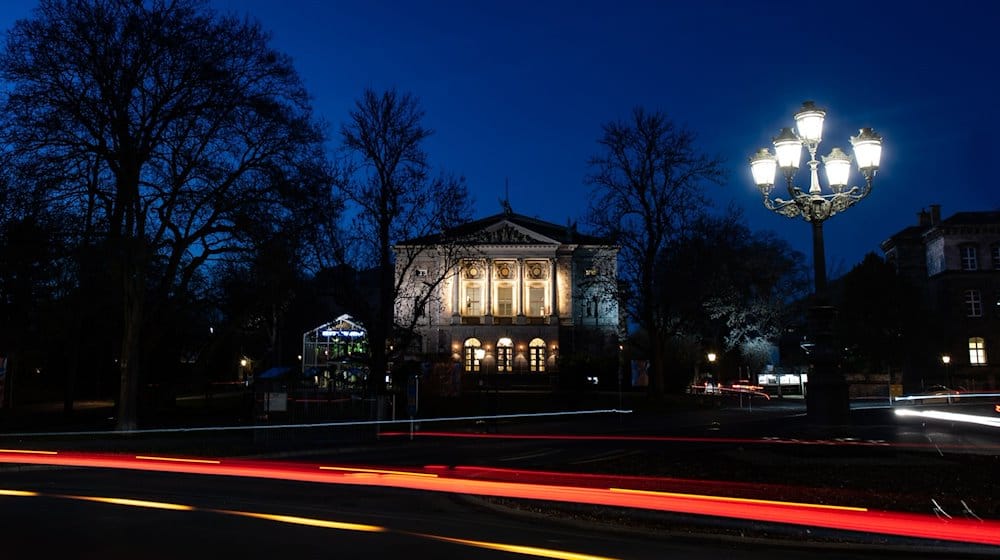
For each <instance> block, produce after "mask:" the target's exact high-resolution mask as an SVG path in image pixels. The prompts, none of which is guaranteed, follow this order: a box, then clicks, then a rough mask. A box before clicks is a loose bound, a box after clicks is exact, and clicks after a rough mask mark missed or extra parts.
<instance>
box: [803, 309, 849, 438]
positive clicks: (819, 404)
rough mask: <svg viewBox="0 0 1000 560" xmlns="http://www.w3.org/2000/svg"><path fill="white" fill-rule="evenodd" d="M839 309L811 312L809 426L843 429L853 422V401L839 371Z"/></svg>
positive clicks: (807, 409) (807, 405) (807, 413)
mask: <svg viewBox="0 0 1000 560" xmlns="http://www.w3.org/2000/svg"><path fill="white" fill-rule="evenodd" d="M836 317H837V308H835V307H833V306H832V305H815V306H813V307H812V308H810V310H809V332H810V334H811V338H812V342H813V344H812V347H811V349H810V352H809V363H810V365H811V366H812V367H811V369H810V371H809V382H808V383H807V384H806V415H807V417H808V418H809V420H810V422H812V423H815V424H824V425H843V424H847V423H849V421H850V412H851V400H850V395H849V392H848V387H847V379H845V378H844V373H843V372H842V371H841V370H840V352H839V344H838V343H837V340H836V336H835V334H834V324H835V322H836Z"/></svg>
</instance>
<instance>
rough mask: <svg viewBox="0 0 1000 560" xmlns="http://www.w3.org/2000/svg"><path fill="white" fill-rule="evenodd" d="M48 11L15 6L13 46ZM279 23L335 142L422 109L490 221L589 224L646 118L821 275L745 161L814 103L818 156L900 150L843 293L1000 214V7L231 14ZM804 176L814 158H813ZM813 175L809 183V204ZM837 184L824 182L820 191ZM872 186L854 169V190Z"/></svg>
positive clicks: (836, 232)
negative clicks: (680, 133) (598, 172)
mask: <svg viewBox="0 0 1000 560" xmlns="http://www.w3.org/2000/svg"><path fill="white" fill-rule="evenodd" d="M34 5H35V2H34V1H28V0H5V1H4V2H3V5H2V7H0V28H3V29H7V28H8V27H9V26H10V24H11V23H12V22H13V21H14V20H16V19H18V18H22V17H26V16H28V15H29V14H30V11H31V9H32V8H33V7H34ZM211 5H212V6H213V7H215V8H216V9H218V10H220V11H224V12H229V11H235V12H238V13H241V14H246V15H249V16H251V17H254V18H256V19H258V20H260V21H261V23H262V24H263V27H264V28H265V29H267V30H270V31H271V32H272V33H273V42H272V45H273V46H274V47H275V48H277V49H278V50H280V51H283V52H285V53H287V54H289V55H291V57H292V58H293V61H294V63H295V66H296V68H297V69H298V71H299V73H300V74H301V76H302V77H303V79H304V81H305V83H306V86H307V87H308V88H309V90H310V91H311V93H312V95H313V97H314V107H315V109H316V112H317V113H318V115H319V116H320V117H321V118H322V119H323V120H325V121H327V122H328V123H329V125H330V127H331V132H332V133H334V134H333V136H332V137H333V142H331V150H332V149H333V148H334V147H335V144H334V142H336V141H337V140H338V139H337V137H336V135H335V133H336V131H337V130H338V129H339V126H340V124H341V123H342V122H343V121H344V120H345V119H346V118H347V114H348V111H349V110H350V109H351V108H352V106H353V102H354V100H355V99H356V98H357V97H358V96H359V95H360V94H361V92H362V91H363V89H364V88H366V87H372V88H375V89H384V88H390V87H395V88H397V89H399V90H402V91H410V92H412V93H414V94H415V95H416V96H417V97H419V98H420V100H421V102H422V106H423V107H424V109H425V110H426V117H425V121H424V123H425V125H426V126H428V127H430V128H431V129H433V130H434V131H435V134H434V136H433V137H431V139H430V141H429V142H428V144H427V150H428V152H429V155H430V157H431V161H432V163H433V165H434V166H435V167H438V168H441V169H445V170H447V171H450V172H454V173H456V174H460V175H463V176H465V177H466V179H467V180H468V184H469V187H470V189H471V191H472V193H473V195H474V196H475V199H476V201H477V214H476V215H475V216H471V218H479V217H483V216H486V215H490V214H494V213H497V212H499V211H500V210H501V207H500V203H499V200H500V199H501V198H503V197H504V191H505V187H504V185H505V182H509V185H510V186H509V198H510V202H511V205H512V206H513V209H514V211H515V212H518V213H522V214H526V215H529V216H536V217H538V218H541V219H544V220H548V221H552V222H556V223H565V222H567V221H568V220H574V221H579V222H580V225H581V226H583V214H584V211H585V208H586V202H587V194H588V193H589V187H588V186H586V185H585V183H584V178H585V176H586V173H587V166H586V161H587V159H588V158H589V157H590V156H591V155H593V154H594V153H596V151H597V143H596V141H597V139H598V138H599V136H600V134H601V125H602V124H603V123H605V122H607V121H609V120H614V119H619V118H623V117H627V116H628V115H629V113H630V112H631V110H632V108H633V107H634V106H636V105H641V106H644V107H645V108H647V109H649V110H660V111H663V112H664V113H666V114H667V115H668V116H669V117H670V118H671V119H673V120H674V121H675V122H677V123H678V124H681V125H684V126H686V127H688V128H691V129H692V130H695V131H697V133H698V146H699V147H700V149H701V150H702V151H703V152H705V153H707V154H710V155H718V156H720V157H722V158H724V159H725V160H726V162H727V163H726V168H727V169H728V171H729V179H728V182H727V183H726V184H725V185H724V186H721V187H719V186H713V185H709V188H710V189H711V193H712V199H713V200H714V201H715V202H716V205H717V208H722V207H724V206H726V205H728V204H730V203H734V204H736V205H738V206H740V207H742V208H743V209H744V211H745V215H746V217H747V220H748V222H749V224H750V225H751V227H752V228H754V229H759V230H773V231H776V232H777V233H778V234H779V236H781V237H782V238H784V239H787V240H788V241H789V242H791V243H792V245H793V246H794V247H795V248H796V249H798V250H800V251H802V252H803V253H804V254H805V255H806V256H807V257H809V258H811V238H810V230H809V227H808V225H807V224H806V223H805V222H804V221H802V220H801V219H796V220H792V219H789V218H785V217H782V216H779V215H777V214H773V213H771V212H770V211H768V210H766V209H765V208H764V207H763V206H762V204H761V202H760V196H759V193H758V192H757V190H756V188H755V187H754V186H753V181H752V180H751V177H750V171H749V167H748V165H747V158H748V157H749V155H750V154H751V153H753V152H754V151H755V150H756V149H757V148H759V147H762V146H767V147H770V146H771V143H770V140H771V137H773V136H775V135H776V134H777V133H778V131H779V129H780V128H781V127H783V126H793V125H794V121H793V119H792V114H793V113H794V112H795V110H796V109H797V108H798V107H799V106H800V105H801V102H802V101H804V100H807V99H808V100H815V101H816V103H817V104H818V105H820V106H821V107H824V108H825V109H826V110H827V121H826V127H825V130H824V141H823V143H822V144H821V145H820V148H819V153H820V154H827V153H829V151H830V149H831V148H832V147H834V146H840V147H841V148H844V149H845V151H848V152H850V150H849V148H850V143H849V140H848V137H849V136H850V135H856V134H857V133H858V129H859V128H861V127H865V126H870V127H873V128H874V129H875V130H876V131H877V132H879V133H880V134H882V136H883V137H884V143H885V144H884V151H883V158H882V168H881V170H880V171H879V173H878V176H877V177H876V182H875V189H874V191H873V192H872V194H871V195H870V196H869V197H868V198H867V199H866V200H864V201H862V202H860V203H859V204H858V205H857V206H855V207H853V208H851V209H850V210H848V211H847V212H845V213H843V214H841V215H838V216H835V217H833V218H832V219H831V220H829V221H828V222H826V224H825V230H824V231H825V237H826V251H827V258H828V263H829V264H828V267H829V273H830V275H831V277H836V276H838V275H840V274H842V273H844V272H846V271H847V270H849V269H850V268H851V267H852V266H853V265H854V264H856V263H857V262H859V261H860V259H861V258H862V257H863V256H864V255H865V254H866V253H868V252H871V251H875V252H878V253H879V254H881V252H880V251H879V243H880V242H881V241H883V240H884V239H886V238H887V237H888V236H889V235H891V234H893V233H895V232H896V231H898V230H900V229H902V228H904V227H906V226H909V225H913V224H915V223H916V215H917V212H918V211H920V210H921V209H922V208H927V207H929V205H931V204H940V205H941V206H942V214H943V215H944V216H945V217H947V216H950V215H951V214H953V213H955V212H958V211H969V210H996V209H1000V190H998V188H997V187H996V186H995V184H994V182H995V181H994V178H993V176H992V175H994V174H995V169H994V167H995V165H994V164H993V161H992V160H993V156H994V154H996V152H997V148H998V146H997V141H996V135H995V134H996V131H997V130H998V128H1000V127H998V124H1000V122H998V121H1000V119H998V117H997V109H996V108H994V107H993V105H995V104H997V102H998V96H997V94H996V92H997V86H998V77H997V75H998V72H997V67H998V62H997V55H1000V46H998V45H1000V41H998V40H997V37H996V34H997V33H998V29H997V26H996V23H997V22H998V21H1000V18H998V17H997V14H998V11H1000V8H998V7H997V4H995V3H994V2H993V1H992V0H981V1H962V0H952V1H950V2H947V3H942V2H929V1H906V2H904V1H902V0H899V1H873V0H866V1H860V2H859V1H853V0H847V1H841V2H835V3H829V2H791V1H778V0H768V1H766V2H762V1H760V0H756V1H735V0H732V1H722V0H707V1H706V0H699V1H697V2H691V1H680V0H677V1H673V0H671V1H667V0H662V1H654V0H647V1H626V0H617V1H610V0H609V1H605V2H591V1H583V0H576V1H572V2H571V1H568V0H566V1H535V2H519V1H510V0H504V1H502V2H500V1H495V2H487V1H479V0H474V1H468V0H461V1H459V0H456V1H449V2H444V1H412V2H411V1H392V2H390V1H376V0H357V1H336V0H312V1H308V0H280V1H278V0H213V1H212V3H211ZM803 161H804V160H803ZM806 169H807V167H806V166H805V164H804V163H803V169H802V170H801V171H800V173H799V176H798V177H797V178H796V182H797V184H799V185H800V186H803V187H808V173H807V170H806ZM821 180H822V181H823V182H824V184H825V177H822V179H821ZM861 181H862V178H861V176H860V173H858V172H857V170H856V168H855V169H854V170H853V171H852V184H859V183H860V182H861Z"/></svg>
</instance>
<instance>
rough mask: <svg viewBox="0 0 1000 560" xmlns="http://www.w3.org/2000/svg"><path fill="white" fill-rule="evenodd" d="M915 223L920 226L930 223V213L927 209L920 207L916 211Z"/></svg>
mask: <svg viewBox="0 0 1000 560" xmlns="http://www.w3.org/2000/svg"><path fill="white" fill-rule="evenodd" d="M917 225H918V226H921V227H924V226H929V225H931V215H930V213H929V212H928V211H927V210H924V209H923V208H921V209H920V211H919V212H917Z"/></svg>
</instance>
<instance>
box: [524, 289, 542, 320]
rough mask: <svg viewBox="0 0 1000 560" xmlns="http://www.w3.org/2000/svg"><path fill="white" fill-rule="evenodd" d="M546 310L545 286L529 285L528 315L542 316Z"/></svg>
mask: <svg viewBox="0 0 1000 560" xmlns="http://www.w3.org/2000/svg"><path fill="white" fill-rule="evenodd" d="M544 310H545V287H544V286H540V285H536V286H528V316H529V317H541V316H542V315H543V313H544Z"/></svg>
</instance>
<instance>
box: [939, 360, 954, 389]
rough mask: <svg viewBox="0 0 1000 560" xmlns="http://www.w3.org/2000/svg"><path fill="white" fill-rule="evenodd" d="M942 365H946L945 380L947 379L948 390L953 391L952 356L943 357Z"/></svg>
mask: <svg viewBox="0 0 1000 560" xmlns="http://www.w3.org/2000/svg"><path fill="white" fill-rule="evenodd" d="M941 363H942V364H944V374H945V379H947V383H948V388H949V389H951V388H952V385H951V356H949V355H948V354H942V355H941Z"/></svg>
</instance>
